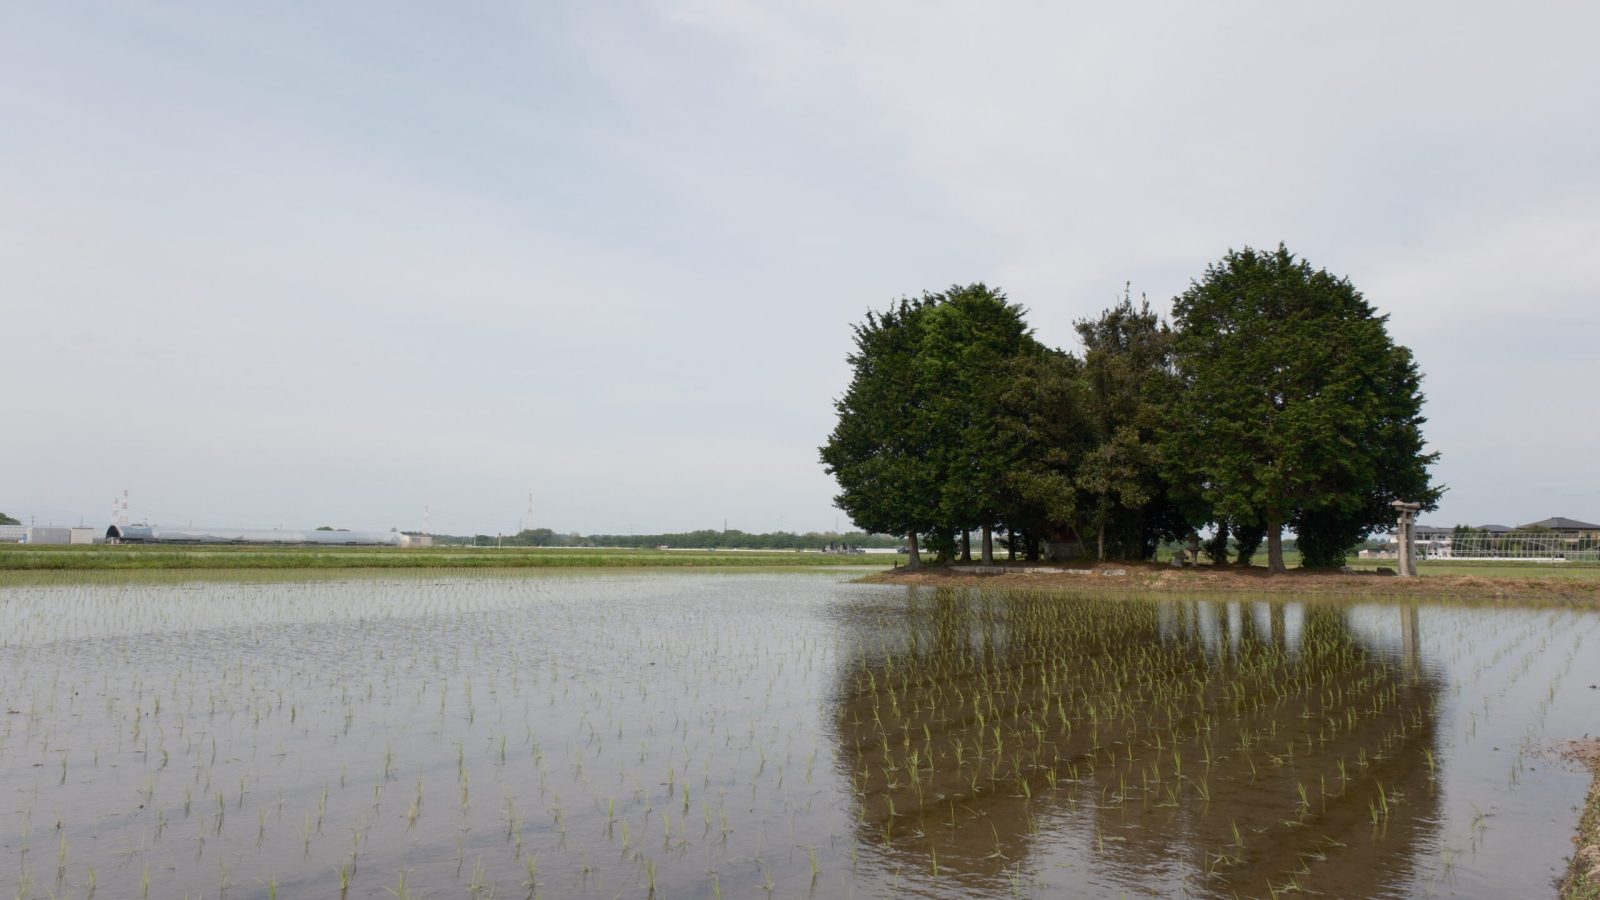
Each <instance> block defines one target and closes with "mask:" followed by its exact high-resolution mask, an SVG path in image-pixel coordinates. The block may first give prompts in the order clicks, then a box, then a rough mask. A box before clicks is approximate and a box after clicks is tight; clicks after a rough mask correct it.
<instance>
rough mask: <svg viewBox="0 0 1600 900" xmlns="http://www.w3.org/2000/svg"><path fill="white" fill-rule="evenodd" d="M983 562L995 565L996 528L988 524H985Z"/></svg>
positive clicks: (987, 564)
mask: <svg viewBox="0 0 1600 900" xmlns="http://www.w3.org/2000/svg"><path fill="white" fill-rule="evenodd" d="M983 564H984V565H986V566H992V565H994V529H993V528H991V527H989V526H988V525H984V526H983Z"/></svg>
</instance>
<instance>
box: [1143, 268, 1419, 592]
mask: <svg viewBox="0 0 1600 900" xmlns="http://www.w3.org/2000/svg"><path fill="white" fill-rule="evenodd" d="M1387 318H1388V317H1387V316H1381V315H1378V314H1377V312H1376V311H1375V310H1374V309H1373V308H1372V306H1371V305H1370V304H1368V303H1367V301H1366V299H1365V298H1364V297H1362V295H1361V293H1360V292H1359V291H1357V290H1356V289H1355V287H1354V286H1352V285H1351V284H1350V282H1349V281H1348V280H1347V279H1343V278H1337V277H1335V276H1333V275H1330V274H1329V273H1328V272H1327V271H1325V270H1321V269H1315V270H1314V269H1312V268H1311V265H1310V264H1309V263H1308V262H1306V261H1305V260H1303V259H1298V258H1296V257H1295V256H1294V254H1292V253H1290V252H1289V250H1288V248H1286V247H1284V246H1283V245H1281V244H1280V245H1279V246H1278V248H1277V250H1275V251H1272V252H1269V253H1262V252H1258V251H1256V250H1252V249H1250V248H1248V247H1246V248H1245V249H1243V250H1240V251H1236V252H1230V253H1229V254H1228V255H1227V256H1225V257H1223V259H1222V260H1221V261H1219V262H1217V263H1215V264H1213V265H1211V266H1210V267H1208V268H1207V269H1206V273H1205V276H1204V277H1203V278H1201V279H1200V280H1199V281H1196V282H1195V283H1193V284H1192V285H1190V287H1189V289H1188V290H1187V291H1185V292H1184V293H1183V294H1181V295H1179V296H1178V297H1177V298H1176V299H1175V300H1174V301H1173V320H1174V324H1175V327H1176V340H1175V348H1176V351H1177V353H1176V361H1177V369H1178V378H1179V380H1180V384H1181V390H1180V396H1181V400H1182V408H1181V410H1178V411H1177V413H1176V414H1175V415H1173V416H1171V417H1169V423H1170V427H1169V429H1168V430H1167V432H1166V439H1165V447H1166V451H1167V455H1168V458H1169V460H1170V462H1171V464H1172V466H1173V469H1174V471H1177V472H1181V473H1182V476H1181V477H1184V478H1186V479H1188V480H1190V481H1191V482H1192V483H1194V484H1196V485H1198V491H1199V493H1200V496H1201V497H1203V498H1204V500H1205V501H1206V502H1207V503H1208V504H1209V505H1210V507H1211V508H1212V509H1213V510H1214V511H1215V513H1216V514H1217V515H1218V516H1220V517H1225V518H1228V519H1235V520H1241V521H1247V522H1260V523H1262V524H1263V525H1265V527H1266V538H1267V556H1268V567H1269V568H1270V569H1272V570H1274V571H1282V570H1283V568H1284V563H1283V544H1282V533H1283V528H1284V526H1286V525H1293V526H1294V527H1295V528H1296V534H1297V535H1298V537H1299V547H1300V550H1301V552H1302V554H1305V558H1306V560H1307V561H1308V562H1310V563H1311V564H1313V565H1327V564H1336V563H1337V562H1342V560H1343V551H1344V549H1346V548H1348V547H1350V546H1352V545H1354V544H1355V543H1357V542H1359V541H1360V540H1361V539H1362V538H1363V537H1365V536H1366V535H1367V534H1369V533H1371V532H1372V530H1373V529H1375V528H1377V527H1379V526H1380V525H1383V524H1385V523H1388V522H1392V521H1393V520H1394V511H1393V509H1391V508H1389V503H1390V502H1392V501H1393V500H1396V499H1404V500H1410V501H1415V502H1419V503H1422V504H1423V506H1424V508H1433V507H1434V506H1436V504H1437V501H1438V498H1439V493H1440V492H1439V490H1438V489H1437V488H1434V487H1432V486H1431V484H1430V483H1429V477H1428V472H1427V467H1428V466H1429V465H1430V464H1431V463H1432V462H1433V461H1434V460H1435V459H1437V454H1424V453H1423V452H1422V449H1423V441H1422V432H1421V425H1422V423H1423V422H1424V421H1426V420H1425V419H1424V418H1423V417H1422V414H1421V410H1422V393H1421V391H1420V385H1421V375H1420V373H1419V372H1418V370H1417V366H1416V363H1415V362H1414V361H1413V359H1412V357H1411V352H1410V351H1409V350H1407V349H1406V348H1405V347H1401V346H1397V345H1396V344H1395V343H1394V342H1393V341H1392V340H1391V339H1390V338H1389V334H1388V331H1387V329H1386V327H1385V323H1386V321H1387Z"/></svg>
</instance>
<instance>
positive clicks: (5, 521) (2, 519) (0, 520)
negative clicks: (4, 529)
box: [0, 513, 22, 525]
mask: <svg viewBox="0 0 1600 900" xmlns="http://www.w3.org/2000/svg"><path fill="white" fill-rule="evenodd" d="M21 524H22V523H21V522H19V521H17V520H16V519H13V518H11V517H10V516H8V515H6V514H5V513H0V525H21Z"/></svg>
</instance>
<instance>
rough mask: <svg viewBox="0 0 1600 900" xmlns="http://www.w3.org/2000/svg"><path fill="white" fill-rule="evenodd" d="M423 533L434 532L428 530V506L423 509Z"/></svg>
mask: <svg viewBox="0 0 1600 900" xmlns="http://www.w3.org/2000/svg"><path fill="white" fill-rule="evenodd" d="M422 533H423V534H433V532H431V531H429V530H428V507H427V505H426V504H424V505H423V507H422Z"/></svg>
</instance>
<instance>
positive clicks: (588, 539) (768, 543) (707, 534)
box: [434, 528, 905, 550]
mask: <svg viewBox="0 0 1600 900" xmlns="http://www.w3.org/2000/svg"><path fill="white" fill-rule="evenodd" d="M434 541H435V542H436V543H440V544H476V545H478V546H480V547H482V546H495V545H497V544H498V545H499V546H502V547H640V548H652V547H660V546H663V545H665V546H668V547H696V548H701V547H703V548H715V549H719V550H821V549H823V548H825V547H829V546H833V547H840V546H846V545H847V546H850V547H861V548H867V547H871V548H874V549H884V548H888V549H892V548H896V547H899V546H901V545H902V544H904V543H905V541H904V539H903V538H897V537H892V536H885V535H881V534H877V535H875V534H865V533H862V532H850V533H848V534H835V533H833V532H826V531H809V532H806V533H805V534H795V533H793V532H788V531H775V532H770V533H765V534H755V533H751V532H748V531H740V530H738V529H737V528H734V529H730V530H727V531H718V530H715V529H711V528H704V529H701V530H699V531H683V532H675V533H671V534H588V535H584V534H578V533H577V532H571V533H567V534H563V533H561V532H558V531H555V530H554V529H550V528H528V529H524V530H522V531H520V532H518V533H516V534H507V535H494V534H480V535H476V536H473V537H465V536H456V535H434Z"/></svg>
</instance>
